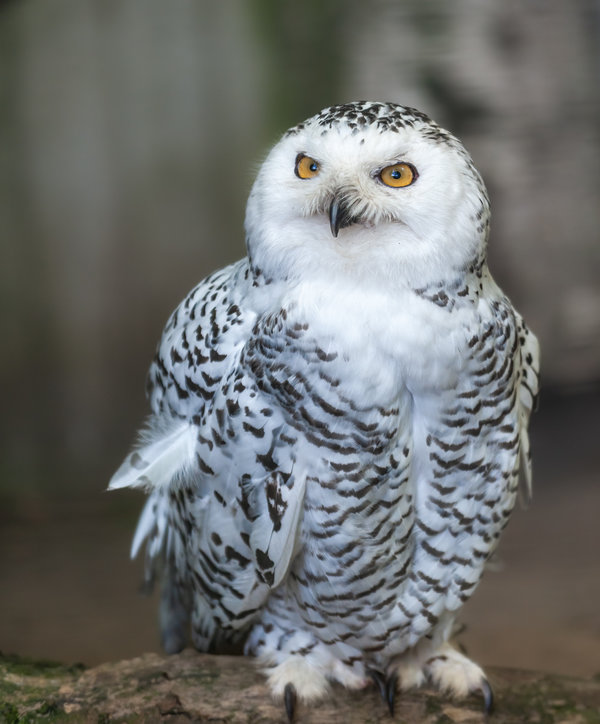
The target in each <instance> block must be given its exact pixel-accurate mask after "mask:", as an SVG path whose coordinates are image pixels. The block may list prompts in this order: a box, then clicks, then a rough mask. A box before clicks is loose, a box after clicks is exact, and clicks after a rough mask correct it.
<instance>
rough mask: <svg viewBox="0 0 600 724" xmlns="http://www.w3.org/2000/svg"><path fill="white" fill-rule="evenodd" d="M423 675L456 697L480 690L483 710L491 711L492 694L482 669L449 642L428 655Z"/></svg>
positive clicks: (492, 704) (492, 705) (492, 703)
mask: <svg viewBox="0 0 600 724" xmlns="http://www.w3.org/2000/svg"><path fill="white" fill-rule="evenodd" d="M423 671H424V673H425V675H426V676H427V677H428V678H429V679H430V680H431V681H432V682H433V683H434V684H435V685H436V686H437V687H438V689H440V690H441V691H445V692H448V693H449V694H452V695H453V696H456V697H465V696H467V695H468V694H472V693H475V692H481V693H482V694H483V702H484V710H485V712H486V713H488V714H489V713H491V711H492V709H493V707H494V694H493V692H492V687H491V686H490V683H489V681H488V680H487V678H486V676H485V674H484V672H483V669H482V668H481V667H480V666H478V665H477V664H476V663H475V662H474V661H471V659H469V658H467V657H466V656H465V655H464V654H461V653H460V651H457V650H456V649H455V648H454V647H453V646H452V645H451V644H449V643H447V642H446V643H444V644H442V646H440V648H439V649H438V650H437V651H436V652H435V653H434V655H433V656H430V657H429V658H428V659H427V661H426V662H425V666H424V667H423Z"/></svg>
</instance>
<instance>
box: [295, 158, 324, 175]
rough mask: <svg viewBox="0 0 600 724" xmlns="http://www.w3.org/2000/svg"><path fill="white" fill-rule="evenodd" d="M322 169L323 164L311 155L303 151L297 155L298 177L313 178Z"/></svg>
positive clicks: (296, 168) (296, 169) (296, 170)
mask: <svg viewBox="0 0 600 724" xmlns="http://www.w3.org/2000/svg"><path fill="white" fill-rule="evenodd" d="M320 170H321V164H320V163H319V162H318V161H315V159H314V158H311V157H310V156H305V155H304V154H303V153H299V154H298V155H297V156H296V167H295V168H294V172H295V173H296V176H298V178H302V179H307V178H313V177H314V176H316V175H317V174H318V173H319V171H320Z"/></svg>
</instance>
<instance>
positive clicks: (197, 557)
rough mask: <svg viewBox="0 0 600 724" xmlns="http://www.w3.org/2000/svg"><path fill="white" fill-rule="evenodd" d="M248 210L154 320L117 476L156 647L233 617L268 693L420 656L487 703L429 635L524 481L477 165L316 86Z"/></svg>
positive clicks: (364, 678) (404, 665) (415, 118)
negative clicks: (161, 325)
mask: <svg viewBox="0 0 600 724" xmlns="http://www.w3.org/2000/svg"><path fill="white" fill-rule="evenodd" d="M303 154H304V155H308V156H309V157H310V158H311V159H316V160H317V163H316V164H315V166H314V167H315V168H316V169H317V172H315V178H310V179H304V178H302V177H301V176H300V175H299V174H298V173H297V172H295V168H294V164H295V163H297V159H298V158H301V157H303ZM401 163H405V164H410V166H411V167H412V168H414V169H415V170H417V173H415V174H414V179H416V180H414V183H412V182H411V183H410V184H408V185H407V186H406V188H388V187H387V186H386V184H385V182H384V180H383V178H384V177H383V176H382V174H381V171H382V169H383V168H384V167H387V166H393V165H394V164H401ZM341 206H345V208H346V211H345V212H344V214H343V215H342V217H339V213H340V211H339V210H340V208H341ZM328 215H329V216H330V217H331V218H329V219H328ZM340 218H342V219H343V223H342V222H341V221H340ZM246 227H247V245H248V258H247V259H244V260H242V261H240V262H238V263H237V264H234V265H232V266H230V267H227V268H226V269H223V270H221V271H219V272H217V273H215V274H213V275H212V276H210V277H208V278H207V279H206V280H204V281H203V282H201V283H200V284H199V285H198V286H197V287H196V288H195V289H194V290H193V291H192V292H191V293H190V294H189V295H188V297H187V298H186V299H185V300H184V302H182V304H181V305H180V306H179V307H178V309H177V310H176V311H175V312H174V313H173V315H172V316H171V318H170V320H169V322H168V323H167V326H166V328H165V331H164V334H163V338H162V341H161V344H160V346H159V348H158V351H157V354H156V358H155V360H154V362H153V364H152V366H151V369H150V372H149V376H148V386H147V389H148V394H149V397H150V403H151V406H152V411H153V416H152V418H151V419H150V422H149V429H148V431H147V432H146V433H144V434H143V436H142V441H141V443H140V445H139V446H138V449H137V450H136V452H134V453H133V454H132V455H131V456H129V458H128V459H127V460H126V461H125V463H124V464H123V466H122V467H121V469H120V470H119V471H118V472H117V473H116V475H115V476H114V478H113V481H112V483H111V487H122V486H124V485H134V486H136V485H137V486H143V487H146V488H148V489H149V499H148V503H147V505H146V508H145V509H144V512H143V513H142V516H141V519H140V523H139V525H138V529H137V532H136V535H135V538H134V542H133V546H132V552H133V553H134V554H135V553H136V552H137V550H138V549H139V547H140V546H141V544H142V543H143V541H144V540H146V556H147V573H146V578H147V582H148V583H149V582H150V581H151V580H152V579H153V578H154V576H155V575H156V573H157V570H158V569H159V568H160V567H161V566H162V568H163V596H162V598H161V627H162V630H163V640H164V643H165V646H166V648H167V650H170V651H173V650H177V649H178V648H180V647H181V646H183V645H184V644H185V641H186V638H187V635H188V632H189V633H191V638H192V641H193V642H194V644H195V645H196V646H197V647H198V648H199V649H201V650H208V651H214V650H219V649H220V648H221V647H222V646H224V645H227V644H228V643H235V642H237V641H239V640H240V639H245V650H246V652H247V653H251V654H255V655H257V656H261V657H263V660H264V662H265V665H266V666H267V667H269V682H270V685H271V689H272V691H273V693H274V694H276V695H279V696H284V693H285V692H287V693H286V694H285V696H286V701H288V699H289V696H288V694H289V692H290V691H293V692H294V702H295V701H296V699H295V697H296V695H297V696H298V697H299V698H300V699H305V700H310V699H316V698H318V697H319V696H321V695H322V694H323V692H324V691H325V687H326V685H327V682H328V681H330V680H337V681H339V682H341V683H342V684H344V685H345V686H348V687H351V688H357V687H362V686H364V685H366V684H367V683H368V682H369V681H371V680H373V681H375V682H376V683H378V686H379V687H380V689H381V691H382V692H383V694H384V695H385V697H386V700H387V701H388V703H389V705H390V707H392V706H393V697H394V692H395V688H396V686H397V685H399V686H402V687H408V686H410V685H415V684H416V685H418V684H420V683H422V681H423V680H424V678H425V677H429V678H431V679H432V680H433V681H434V682H435V683H437V684H438V685H439V686H440V687H441V688H442V689H448V690H450V691H452V692H454V693H456V694H466V693H468V692H469V691H471V690H474V689H476V688H481V689H482V691H483V693H484V696H485V701H486V705H487V704H488V703H489V702H490V701H491V697H490V690H489V685H487V682H486V681H485V678H484V675H483V672H482V671H481V669H480V668H479V667H478V666H477V665H476V664H474V663H473V662H471V661H469V660H468V659H467V658H466V657H464V656H463V655H462V654H460V653H459V652H458V651H456V650H455V649H454V648H452V647H451V646H450V644H449V643H448V638H449V636H450V633H451V628H452V623H453V620H454V616H455V613H456V611H457V610H458V609H459V608H460V607H461V605H462V604H463V603H464V601H465V600H467V599H468V598H469V596H470V595H471V594H472V593H473V591H474V589H475V587H476V586H477V583H478V582H479V579H480V577H481V574H482V572H483V569H484V566H485V564H486V562H487V560H488V559H489V557H490V555H491V554H492V553H493V551H494V549H495V547H496V545H497V542H498V539H499V536H500V534H501V531H502V529H503V528H504V526H505V525H506V524H507V522H508V519H509V516H510V512H511V510H512V508H513V506H514V503H515V498H516V495H517V488H518V483H519V479H521V480H523V484H524V488H525V490H526V492H527V494H528V492H529V487H530V461H529V445H528V438H527V423H528V419H529V415H530V412H531V410H532V408H533V406H534V403H535V398H536V396H537V389H538V348H537V342H536V340H535V337H534V336H533V335H532V334H531V333H530V332H529V330H528V329H527V327H526V326H525V324H524V323H523V321H522V320H521V318H520V317H519V315H518V314H517V312H516V311H515V310H514V308H513V307H512V306H511V304H510V302H509V300H508V299H507V298H506V297H505V296H504V295H503V294H502V292H501V291H500V290H499V289H498V287H497V286H496V284H495V283H494V281H493V280H492V278H491V276H490V274H489V271H488V270H487V266H486V262H485V253H486V243H487V234H488V229H489V204H488V199H487V194H486V192H485V187H484V186H483V182H482V181H481V178H480V176H479V174H478V173H477V171H476V170H475V168H474V166H473V163H472V161H471V159H470V158H469V156H468V154H467V153H466V151H465V150H464V148H463V147H462V145H461V144H460V142H459V141H458V140H457V139H456V138H454V137H453V136H452V135H451V134H450V133H448V132H447V131H445V130H443V129H441V128H439V127H438V126H437V125H436V124H434V123H433V122H432V121H430V120H429V119H428V118H427V116H426V115H425V114H423V113H421V112H420V111H415V110H414V109H409V108H404V107H402V106H395V105H393V104H382V103H377V104H373V103H367V102H359V103H354V104H345V105H340V106H334V107H332V108H329V109H325V110H324V111H322V112H321V113H320V114H318V115H317V116H315V117H313V118H312V119H309V120H308V121H306V122H304V123H302V124H300V125H298V126H296V127H295V128H293V129H291V130H290V131H288V133H287V134H286V135H285V136H284V137H283V139H282V140H281V142H280V143H279V144H278V145H277V146H276V147H275V148H274V150H273V151H272V153H271V155H270V156H269V158H268V159H267V161H266V162H265V164H264V165H263V167H262V169H261V172H260V174H259V177H258V179H257V182H256V184H255V186H254V188H253V191H252V193H251V196H250V200H249V203H248V213H247V220H246ZM386 682H387V683H386ZM397 682H399V683H397ZM290 686H292V689H290V688H289V687H290ZM292 708H293V707H292Z"/></svg>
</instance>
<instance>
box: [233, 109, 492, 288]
mask: <svg viewBox="0 0 600 724" xmlns="http://www.w3.org/2000/svg"><path fill="white" fill-rule="evenodd" d="M488 218H489V204H488V199H487V194H486V192H485V187H484V185H483V182H482V180H481V178H480V176H479V174H478V173H477V171H476V170H475V168H474V167H473V164H472V161H471V159H470V157H469V156H468V154H467V152H466V151H465V150H464V148H463V147H462V145H461V144H460V142H459V141H458V140H457V139H456V138H454V137H453V136H452V135H451V134H449V133H448V132H446V131H444V130H443V129H441V128H440V127H439V126H437V125H436V124H435V123H433V122H432V121H431V120H429V119H428V118H427V117H426V116H425V115H424V114H421V113H419V112H418V111H414V110H412V109H408V108H405V107H403V106H396V105H392V104H374V103H353V104H347V105H345V106H334V107H332V108H328V109H325V110H324V111H322V112H321V113H320V114H318V115H316V116H314V117H313V118H311V119H309V120H308V121H306V122H304V123H302V124H300V125H299V126H296V127H295V128H292V129H290V130H289V131H288V132H287V133H286V134H285V135H284V137H283V138H282V139H281V141H280V142H279V143H278V144H277V145H276V146H275V147H274V148H273V150H272V151H271V153H270V154H269V156H268V157H267V159H266V161H265V162H264V164H263V166H262V168H261V170H260V172H259V174H258V177H257V180H256V182H255V185H254V187H253V190H252V192H251V195H250V199H249V202H248V210H247V219H246V225H247V232H248V248H249V254H250V257H251V259H252V261H253V263H255V264H256V265H257V266H259V267H260V268H261V269H264V270H265V271H266V270H269V273H270V275H271V276H274V277H276V278H277V277H281V276H283V277H285V278H290V277H292V278H294V277H297V276H298V275H300V276H301V275H303V274H310V275H314V274H316V273H319V270H320V271H321V272H322V271H325V272H326V273H327V274H339V275H344V274H346V275H350V276H351V277H353V278H354V279H356V277H360V278H361V280H364V279H366V278H370V279H371V280H372V281H374V282H375V283H378V282H381V281H383V280H391V281H392V282H394V283H401V282H402V281H403V280H404V281H407V282H408V283H411V284H412V283H414V280H415V279H416V280H417V283H420V284H421V283H423V282H426V281H429V280H430V277H431V275H432V274H433V275H434V276H435V275H438V276H439V275H440V274H443V275H445V276H444V277H443V278H446V277H447V275H448V273H449V271H450V270H453V271H456V270H459V269H461V268H462V267H465V266H466V265H468V264H469V263H470V262H472V260H473V258H474V257H476V256H477V255H478V254H481V253H482V250H483V249H484V248H485V243H486V236H487V221H488ZM483 220H484V221H485V223H483Z"/></svg>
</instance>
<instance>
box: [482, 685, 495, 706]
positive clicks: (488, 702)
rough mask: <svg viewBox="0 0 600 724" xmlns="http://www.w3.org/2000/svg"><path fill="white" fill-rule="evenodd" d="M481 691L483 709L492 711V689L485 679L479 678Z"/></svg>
mask: <svg viewBox="0 0 600 724" xmlns="http://www.w3.org/2000/svg"><path fill="white" fill-rule="evenodd" d="M481 693H482V694H483V711H484V712H485V713H486V714H491V713H492V712H493V711H494V690H493V689H492V687H491V685H490V682H489V681H488V680H487V679H482V680H481Z"/></svg>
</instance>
